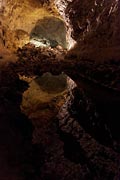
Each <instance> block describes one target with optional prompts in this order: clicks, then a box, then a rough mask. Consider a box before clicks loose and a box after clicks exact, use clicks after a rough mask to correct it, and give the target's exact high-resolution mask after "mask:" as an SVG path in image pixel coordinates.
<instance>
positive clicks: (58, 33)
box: [30, 17, 67, 48]
mask: <svg viewBox="0 0 120 180" xmlns="http://www.w3.org/2000/svg"><path fill="white" fill-rule="evenodd" d="M30 39H31V40H32V39H34V40H35V41H38V42H41V43H42V44H46V46H51V47H56V46H57V45H58V44H59V45H61V46H62V47H63V48H66V47H67V43H66V27H65V23H64V22H63V21H62V20H61V19H59V18H56V17H44V18H43V19H39V20H38V21H37V23H36V25H35V27H34V28H33V29H32V31H31V33H30Z"/></svg>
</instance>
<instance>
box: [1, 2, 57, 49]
mask: <svg viewBox="0 0 120 180" xmlns="http://www.w3.org/2000/svg"><path fill="white" fill-rule="evenodd" d="M45 16H47V17H50V16H55V17H59V14H58V13H57V11H56V10H55V8H54V7H52V4H51V3H50V2H49V1H48V0H42V1H41V0H35V1H32V0H22V1H21V0H6V2H5V3H4V7H3V8H1V11H0V26H1V28H0V29H1V30H0V44H1V46H5V47H6V48H8V49H11V50H15V49H17V48H18V47H22V46H23V45H24V44H26V43H28V42H29V39H30V33H31V31H32V29H33V28H34V26H35V25H36V22H37V21H38V20H40V19H42V18H43V17H45Z"/></svg>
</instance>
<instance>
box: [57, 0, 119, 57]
mask: <svg viewBox="0 0 120 180" xmlns="http://www.w3.org/2000/svg"><path fill="white" fill-rule="evenodd" d="M55 4H56V6H57V8H58V10H59V12H60V13H61V15H62V16H63V17H64V19H65V20H66V22H67V23H68V25H69V27H68V29H69V32H70V34H71V35H70V36H71V38H73V39H74V40H75V41H76V42H77V44H76V45H75V46H74V47H73V48H72V50H71V52H70V53H75V54H78V57H79V56H80V58H90V57H91V59H94V60H97V59H99V60H101V59H103V60H105V59H112V58H113V59H114V58H115V59H119V57H120V53H119V51H120V48H119V46H120V33H119V29H120V21H119V19H120V1H119V0H109V1H108V0H67V1H65V0H55Z"/></svg>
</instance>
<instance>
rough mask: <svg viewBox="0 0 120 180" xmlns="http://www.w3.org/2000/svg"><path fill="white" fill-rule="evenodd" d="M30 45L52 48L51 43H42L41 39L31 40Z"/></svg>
mask: <svg viewBox="0 0 120 180" xmlns="http://www.w3.org/2000/svg"><path fill="white" fill-rule="evenodd" d="M30 43H31V44H34V45H35V47H40V46H42V47H48V46H50V44H49V42H48V41H46V40H43V41H40V40H39V39H31V40H30Z"/></svg>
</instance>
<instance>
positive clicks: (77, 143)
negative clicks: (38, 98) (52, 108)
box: [0, 0, 120, 180]
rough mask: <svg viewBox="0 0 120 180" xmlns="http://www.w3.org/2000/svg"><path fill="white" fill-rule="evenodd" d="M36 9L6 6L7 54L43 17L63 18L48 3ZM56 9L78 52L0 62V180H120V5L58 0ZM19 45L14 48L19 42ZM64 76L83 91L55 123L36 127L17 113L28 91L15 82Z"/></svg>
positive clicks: (38, 51) (34, 53)
mask: <svg viewBox="0 0 120 180" xmlns="http://www.w3.org/2000/svg"><path fill="white" fill-rule="evenodd" d="M4 2H5V1H4ZM32 2H33V1H32V0H29V1H25V0H23V1H15V0H14V1H13V0H10V1H6V4H7V5H6V6H5V4H3V5H4V6H5V7H4V6H3V7H2V8H1V9H0V17H2V20H1V23H0V25H1V29H0V42H1V47H2V49H3V46H5V45H6V44H9V43H8V42H10V39H8V38H10V37H9V36H8V34H9V32H10V33H11V34H12V35H13V42H12V41H11V43H10V44H9V46H10V47H13V44H14V38H15V39H18V40H19V37H20V40H21V41H22V39H21V38H23V39H24V37H25V40H26V36H24V34H25V35H26V33H28V34H29V33H30V32H31V29H33V27H34V26H35V23H36V21H37V20H38V17H39V15H40V18H43V17H44V16H46V15H47V16H51V15H55V16H59V15H58V13H57V12H56V11H55V10H54V8H53V9H52V8H51V6H46V4H47V3H48V4H49V5H50V2H48V1H38V0H36V1H34V4H33V3H32ZM39 2H41V3H39ZM51 3H52V1H51ZM41 4H42V6H41ZM55 4H56V5H58V6H57V7H58V9H59V10H60V8H61V15H62V16H63V18H64V20H65V22H66V23H67V26H68V25H69V24H70V26H69V28H70V29H69V32H70V34H71V32H72V34H71V35H72V37H73V38H74V39H75V40H76V41H77V45H76V47H74V48H73V49H72V50H71V51H70V52H68V53H67V55H66V51H65V50H63V49H62V48H61V47H60V46H57V47H56V48H54V49H53V48H47V49H46V48H35V47H34V46H33V45H31V44H28V45H26V46H25V47H23V48H22V49H20V48H19V49H18V51H17V53H16V54H17V56H18V57H19V58H18V60H17V62H16V59H15V60H14V57H15V56H11V57H10V59H11V60H12V63H11V62H10V61H11V60H10V61H9V52H7V56H6V52H5V53H4V50H2V51H3V53H2V54H3V55H2V56H0V95H1V96H0V117H1V118H0V119H1V123H0V133H1V135H0V142H1V143H0V144H1V148H0V160H1V161H0V169H1V171H0V178H1V179H8V180H9V179H10V180H11V179H12V180H17V179H19V180H20V179H21V180H33V179H34V180H40V179H41V180H42V179H43V180H44V179H53V180H64V179H65V180H73V179H75V180H79V179H80V178H81V180H82V179H83V180H88V179H92V180H96V179H97V180H107V179H109V180H113V179H115V180H118V179H119V177H120V169H119V167H120V133H119V119H120V113H119V107H120V61H119V60H120V51H119V42H120V41H119V39H120V38H119V29H120V23H119V16H120V11H119V4H120V1H119V0H116V1H114V0H110V1H107V0H99V1H98V0H86V1H85V0H71V1H64V0H59V1H58V0H56V1H55ZM60 4H61V5H62V6H61V7H60ZM31 5H33V6H31ZM48 10H49V11H48ZM8 17H9V18H8ZM30 20H31V21H30ZM26 22H28V23H27V24H26ZM21 31H22V32H24V33H22V34H23V36H22V37H21ZM12 32H13V33H12ZM16 32H17V33H16ZM19 33H20V36H18V35H19ZM14 34H15V35H14ZM70 34H69V35H70ZM16 36H17V37H16ZM6 37H7V38H6ZM27 37H28V36H27ZM23 41H24V40H23ZM23 41H22V42H20V43H23ZM16 43H17V44H15V45H14V46H15V47H16V46H18V44H19V41H17V42H16ZM5 51H6V50H5ZM4 60H5V61H4ZM104 61H106V62H104ZM13 62H14V63H13ZM62 71H64V72H65V73H66V74H68V75H69V76H70V77H71V78H72V79H73V80H75V82H76V83H77V85H78V88H79V91H78V90H75V91H74V96H73V93H72V94H71V93H70V96H68V98H67V99H66V102H65V104H64V105H63V106H62V107H61V110H60V112H59V114H58V116H57V117H54V118H53V119H52V120H51V121H44V119H43V118H41V117H40V118H39V120H37V122H36V123H33V122H34V120H33V121H32V123H31V121H30V120H29V119H28V118H27V117H26V116H25V115H23V114H22V113H21V110H20V104H21V101H22V93H23V92H24V91H25V90H26V89H27V88H28V87H27V84H26V83H25V82H23V81H21V80H20V79H19V76H18V74H20V75H22V76H23V75H25V76H36V75H37V76H41V75H42V74H43V73H45V72H51V73H53V74H54V75H58V74H60V73H61V72H62ZM50 115H51V114H49V116H50ZM50 117H51V116H50ZM44 122H45V123H44ZM35 132H37V133H35ZM53 175H54V176H53Z"/></svg>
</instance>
